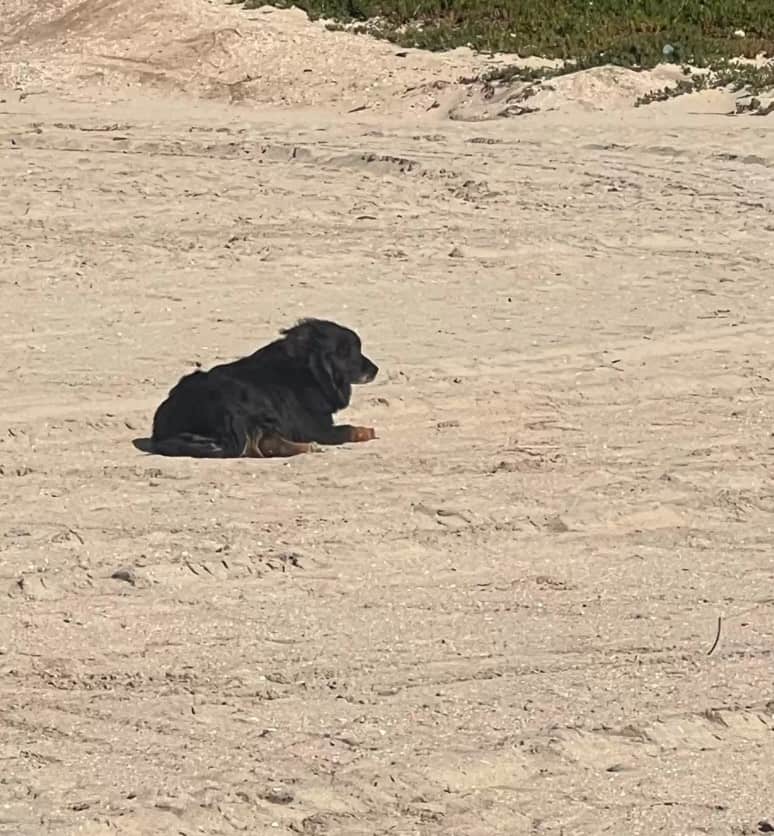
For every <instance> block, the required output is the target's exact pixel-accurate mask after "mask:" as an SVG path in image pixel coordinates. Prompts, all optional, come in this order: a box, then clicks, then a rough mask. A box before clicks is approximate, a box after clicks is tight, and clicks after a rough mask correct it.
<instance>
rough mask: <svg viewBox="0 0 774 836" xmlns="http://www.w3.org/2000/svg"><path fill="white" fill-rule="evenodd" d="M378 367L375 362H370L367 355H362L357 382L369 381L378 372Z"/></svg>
mask: <svg viewBox="0 0 774 836" xmlns="http://www.w3.org/2000/svg"><path fill="white" fill-rule="evenodd" d="M378 372H379V367H378V366H377V365H376V363H372V362H371V361H370V360H369V359H368V358H367V357H365V356H364V357H363V360H362V362H361V364H360V377H359V378H358V380H357V382H358V383H370V382H371V381H372V380H373V379H374V378H375V377H376V375H377V374H378Z"/></svg>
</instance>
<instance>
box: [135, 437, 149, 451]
mask: <svg viewBox="0 0 774 836" xmlns="http://www.w3.org/2000/svg"><path fill="white" fill-rule="evenodd" d="M132 444H134V447H135V449H136V450H139V451H140V452H141V453H152V452H153V441H152V440H151V439H150V438H133V439H132Z"/></svg>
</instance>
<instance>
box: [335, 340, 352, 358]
mask: <svg viewBox="0 0 774 836" xmlns="http://www.w3.org/2000/svg"><path fill="white" fill-rule="evenodd" d="M351 353H352V346H351V345H350V344H349V342H348V341H347V340H344V341H343V342H340V343H339V344H338V346H337V348H336V354H338V355H339V357H349V355H350V354H351Z"/></svg>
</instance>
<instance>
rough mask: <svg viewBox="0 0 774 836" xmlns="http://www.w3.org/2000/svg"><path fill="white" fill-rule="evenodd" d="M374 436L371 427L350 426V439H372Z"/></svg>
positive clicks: (373, 430)
mask: <svg viewBox="0 0 774 836" xmlns="http://www.w3.org/2000/svg"><path fill="white" fill-rule="evenodd" d="M375 438H376V430H375V429H374V428H373V427H352V441H373V440H374V439H375Z"/></svg>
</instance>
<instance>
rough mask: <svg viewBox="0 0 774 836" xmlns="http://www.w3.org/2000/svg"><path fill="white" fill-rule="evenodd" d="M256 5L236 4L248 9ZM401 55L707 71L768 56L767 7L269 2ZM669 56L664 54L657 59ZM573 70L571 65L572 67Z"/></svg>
mask: <svg viewBox="0 0 774 836" xmlns="http://www.w3.org/2000/svg"><path fill="white" fill-rule="evenodd" d="M264 3H265V0H246V5H247V6H248V7H256V6H259V5H263V4H264ZM273 5H276V6H289V5H295V6H298V7H299V8H301V9H303V10H304V11H306V12H307V13H308V14H309V16H310V17H312V18H319V17H323V18H326V19H330V20H333V21H337V23H335V24H331V26H332V27H336V26H339V27H340V26H342V25H344V24H346V25H348V26H349V27H350V28H352V27H353V25H354V28H355V30H356V31H358V29H359V30H360V31H367V32H369V33H370V34H372V35H375V36H377V37H383V38H387V39H389V40H391V41H393V42H395V43H397V44H400V45H401V46H410V47H420V48H423V49H432V50H442V49H451V48H454V47H457V46H462V45H470V46H472V47H473V48H475V49H477V50H479V51H481V52H510V53H518V54H519V55H522V56H526V55H539V56H543V57H546V58H560V59H573V60H574V61H576V62H579V65H580V66H595V65H599V64H617V65H620V66H625V67H651V66H653V65H655V64H657V63H658V62H660V61H662V60H664V57H663V49H664V47H665V46H666V45H667V44H668V45H669V47H670V48H671V53H670V54H669V60H671V61H674V62H677V63H692V64H695V65H699V66H708V65H710V64H711V63H713V62H717V61H718V60H721V59H724V58H730V57H735V56H740V55H743V56H747V57H752V56H754V55H756V54H759V53H761V52H766V53H769V52H771V53H774V0H293V2H292V3H291V2H290V0H275V2H274V3H273ZM667 51H668V52H669V49H668V50H667ZM576 66H578V64H576Z"/></svg>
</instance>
